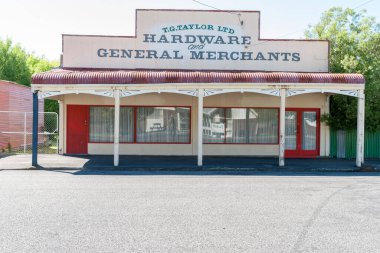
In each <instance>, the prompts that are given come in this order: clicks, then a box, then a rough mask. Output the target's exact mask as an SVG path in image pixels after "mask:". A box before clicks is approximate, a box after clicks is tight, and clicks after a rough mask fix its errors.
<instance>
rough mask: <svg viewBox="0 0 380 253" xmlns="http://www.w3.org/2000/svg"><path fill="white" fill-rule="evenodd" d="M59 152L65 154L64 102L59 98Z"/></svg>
mask: <svg viewBox="0 0 380 253" xmlns="http://www.w3.org/2000/svg"><path fill="white" fill-rule="evenodd" d="M58 110H59V114H58V117H59V119H58V122H59V124H58V154H60V155H62V154H63V143H64V138H63V129H64V119H63V110H64V106H63V102H62V100H58Z"/></svg>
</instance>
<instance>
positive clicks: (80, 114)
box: [66, 105, 89, 154]
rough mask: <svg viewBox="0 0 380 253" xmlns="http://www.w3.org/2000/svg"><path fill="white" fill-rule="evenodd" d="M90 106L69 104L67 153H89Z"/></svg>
mask: <svg viewBox="0 0 380 253" xmlns="http://www.w3.org/2000/svg"><path fill="white" fill-rule="evenodd" d="M88 124H89V107H88V106H87V105H67V140H66V143H67V149H66V151H67V152H66V153H67V154H87V153H88V152H87V145H88Z"/></svg>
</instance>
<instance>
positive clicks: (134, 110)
mask: <svg viewBox="0 0 380 253" xmlns="http://www.w3.org/2000/svg"><path fill="white" fill-rule="evenodd" d="M91 107H111V108H114V107H115V106H114V105H89V106H88V111H89V114H88V115H89V116H88V117H89V120H88V122H89V124H88V140H89V142H88V143H89V144H112V143H114V142H113V141H112V142H94V141H90V117H91V115H90V110H91V109H90V108H91ZM120 107H130V108H132V110H133V119H132V120H133V138H132V139H133V141H131V142H119V143H120V144H191V138H192V107H191V106H188V105H186V106H181V105H120ZM141 107H145V108H152V107H161V108H162V107H164V108H165V107H171V108H178V107H180V108H188V109H189V140H188V141H187V142H137V120H136V119H137V109H138V108H141Z"/></svg>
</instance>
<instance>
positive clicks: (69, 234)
mask: <svg viewBox="0 0 380 253" xmlns="http://www.w3.org/2000/svg"><path fill="white" fill-rule="evenodd" d="M103 173H104V174H103ZM354 175H355V176H354ZM379 238H380V175H379V174H353V173H351V174H343V173H341V174H326V175H323V174H318V175H317V176H315V175H310V174H307V175H291V174H287V175H276V174H273V175H271V174H266V175H263V174H258V175H250V176H234V175H199V173H198V174H197V173H191V172H190V173H188V174H186V173H184V174H183V175H169V174H166V175H165V174H163V175H155V174H154V173H151V174H149V173H148V174H143V173H142V175H141V174H140V175H138V174H136V175H130V174H129V175H126V174H125V173H117V172H101V173H93V172H78V173H76V172H75V171H24V170H20V171H15V170H13V171H12V170H3V171H0V251H1V252H379V251H380V239H379Z"/></svg>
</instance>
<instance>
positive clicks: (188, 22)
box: [62, 10, 328, 72]
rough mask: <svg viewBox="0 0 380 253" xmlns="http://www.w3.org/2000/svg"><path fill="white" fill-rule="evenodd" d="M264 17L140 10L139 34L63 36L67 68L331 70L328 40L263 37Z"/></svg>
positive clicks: (246, 13) (225, 13) (137, 32)
mask: <svg viewBox="0 0 380 253" xmlns="http://www.w3.org/2000/svg"><path fill="white" fill-rule="evenodd" d="M259 19H260V13H259V12H255V11H251V12H250V11H245V12H222V11H194V10H180V11H178V10H137V11H136V36H124V37H122V36H114V37H112V36H90V35H63V64H62V66H63V67H66V68H106V69H162V70H169V69H182V70H247V71H291V72H328V42H327V41H312V40H307V41H306V40H265V39H260V34H259V30H260V28H259V24H260V21H259ZM278 22H281V20H280V19H279V20H278ZM205 36H208V37H207V38H208V39H209V40H208V39H206V40H205V38H206V37H205ZM123 50H124V51H123ZM148 51H150V53H149V52H148ZM125 52H128V53H130V55H128V54H126V53H125ZM270 53H272V54H274V55H276V56H277V58H275V57H273V55H272V56H270ZM198 54H202V55H203V58H197V57H199V56H195V55H198ZM226 55H227V56H226ZM243 55H245V56H243ZM248 55H249V56H248ZM156 57H157V59H156Z"/></svg>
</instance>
